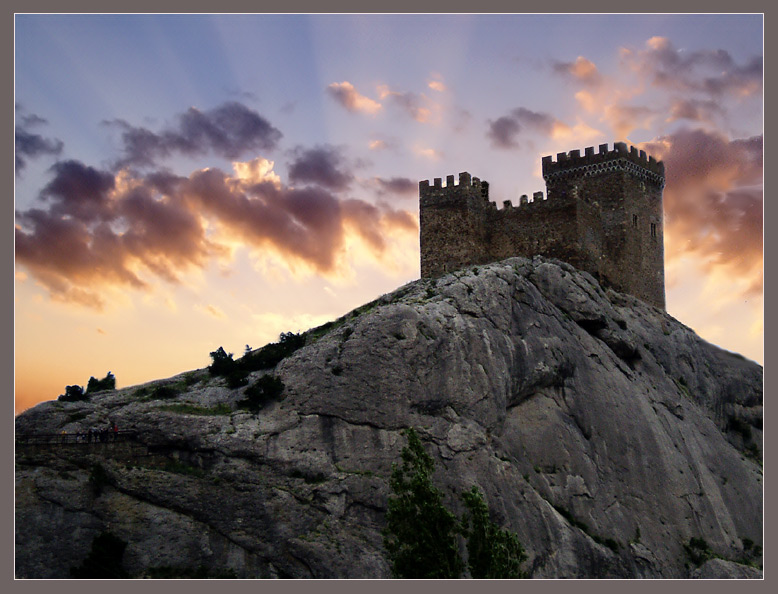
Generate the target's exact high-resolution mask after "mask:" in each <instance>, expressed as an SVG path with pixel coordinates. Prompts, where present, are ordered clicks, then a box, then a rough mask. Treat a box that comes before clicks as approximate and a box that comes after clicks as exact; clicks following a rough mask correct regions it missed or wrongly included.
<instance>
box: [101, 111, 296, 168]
mask: <svg viewBox="0 0 778 594" xmlns="http://www.w3.org/2000/svg"><path fill="white" fill-rule="evenodd" d="M104 123H105V124H106V125H109V126H112V127H115V128H118V129H119V130H121V142H122V153H123V156H122V157H121V159H119V161H118V162H117V164H116V167H117V168H122V167H127V166H139V167H140V166H154V165H155V164H156V163H157V161H158V160H159V159H164V158H167V157H169V156H171V155H174V154H182V155H187V156H197V155H204V154H208V153H213V154H216V155H219V156H222V157H225V158H227V159H232V160H235V159H238V158H239V157H240V156H242V155H243V154H245V153H246V152H248V151H257V150H271V149H273V148H275V146H276V144H277V143H278V141H279V140H280V139H281V136H282V135H281V132H280V131H278V130H277V129H276V128H274V127H273V126H272V125H271V124H270V123H269V122H268V121H267V120H266V119H265V118H263V117H262V116H260V115H259V114H258V113H256V112H255V111H253V110H251V109H249V108H248V107H246V106H244V105H242V104H241V103H237V102H228V103H224V104H223V105H221V106H219V107H217V108H215V109H211V110H209V111H200V110H199V109H197V108H195V107H190V108H189V109H188V110H187V111H186V112H184V113H183V114H181V115H179V116H178V117H177V118H176V125H175V126H173V127H171V128H167V129H165V130H162V131H161V132H153V131H151V130H148V129H147V128H141V127H136V126H132V125H130V124H129V123H127V122H126V121H124V120H119V119H116V120H111V121H108V122H104Z"/></svg>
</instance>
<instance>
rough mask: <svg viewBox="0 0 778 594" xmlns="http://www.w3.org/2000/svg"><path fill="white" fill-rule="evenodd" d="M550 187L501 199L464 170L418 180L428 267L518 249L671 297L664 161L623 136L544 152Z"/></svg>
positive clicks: (661, 301) (631, 289) (642, 294)
mask: <svg viewBox="0 0 778 594" xmlns="http://www.w3.org/2000/svg"><path fill="white" fill-rule="evenodd" d="M543 177H544V179H545V180H546V188H547V194H546V197H545V198H544V196H543V193H542V192H536V193H535V194H534V195H533V198H532V200H530V199H528V198H527V197H526V196H522V197H521V199H520V203H519V205H518V206H513V205H512V204H511V203H510V201H506V202H505V203H504V204H503V208H502V209H499V210H498V209H497V206H496V204H495V203H494V202H490V201H489V186H488V183H487V182H485V181H480V180H479V179H478V178H472V179H471V177H470V174H469V173H460V174H459V184H455V183H454V176H453V175H450V176H448V178H447V181H446V186H445V187H444V186H443V185H442V183H441V180H440V178H437V179H435V180H434V183H433V185H432V186H430V184H429V182H428V181H422V182H420V184H419V194H420V222H421V232H420V248H421V276H422V277H432V276H438V275H440V274H444V273H446V272H450V271H452V270H456V269H459V268H463V267H465V266H468V265H472V264H483V263H487V262H492V261H497V260H502V259H505V258H508V257H510V256H525V257H531V256H534V255H543V256H547V257H553V258H558V259H560V260H563V261H565V262H568V263H570V264H572V265H573V266H575V267H576V268H579V269H581V270H585V271H587V272H589V273H590V274H592V275H594V276H595V277H597V278H598V279H599V280H600V281H601V282H604V283H606V284H609V285H610V286H612V287H614V288H615V289H616V290H618V291H622V292H626V293H630V294H632V295H635V296H636V297H639V298H641V299H643V300H644V301H646V302H648V303H650V304H652V305H654V306H656V307H659V308H662V309H663V308H664V306H665V292H664V247H663V237H664V235H663V216H662V189H663V187H664V165H663V164H662V163H661V162H658V161H656V160H655V159H654V158H653V157H648V156H647V155H646V153H645V152H643V151H638V150H637V149H635V148H634V147H631V149H629V150H628V149H627V146H626V145H625V144H624V143H616V144H615V145H614V148H613V150H610V151H609V150H608V145H607V144H603V145H600V146H599V151H598V152H597V153H595V152H594V148H593V147H589V148H587V149H585V152H584V155H583V156H582V155H581V154H580V151H577V150H576V151H570V153H559V154H557V160H556V161H553V159H552V157H544V158H543Z"/></svg>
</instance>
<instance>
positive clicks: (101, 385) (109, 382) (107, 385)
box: [86, 371, 116, 394]
mask: <svg viewBox="0 0 778 594" xmlns="http://www.w3.org/2000/svg"><path fill="white" fill-rule="evenodd" d="M115 389H116V378H115V377H114V375H113V373H111V372H110V371H109V372H108V374H107V375H106V376H105V377H104V378H103V379H101V380H99V379H97V378H95V377H90V378H89V383H88V384H87V385H86V393H87V394H92V393H94V392H102V391H103V390H115Z"/></svg>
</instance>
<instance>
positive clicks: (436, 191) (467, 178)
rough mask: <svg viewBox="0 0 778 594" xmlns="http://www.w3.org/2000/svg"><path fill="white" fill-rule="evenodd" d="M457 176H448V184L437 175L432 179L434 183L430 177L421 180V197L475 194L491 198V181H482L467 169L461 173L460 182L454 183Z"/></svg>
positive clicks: (486, 198)
mask: <svg viewBox="0 0 778 594" xmlns="http://www.w3.org/2000/svg"><path fill="white" fill-rule="evenodd" d="M454 180H455V176H453V175H448V176H446V185H445V186H444V185H443V180H442V178H440V177H436V178H434V179H433V180H432V185H430V181H429V180H428V179H426V180H424V181H420V182H419V196H420V197H421V198H440V197H447V196H453V195H458V196H464V195H475V196H480V197H481V198H484V199H485V200H488V199H489V182H487V181H481V180H480V179H478V178H477V177H472V176H471V175H470V174H469V173H468V172H467V171H463V172H461V173H460V174H459V183H458V184H457V183H454Z"/></svg>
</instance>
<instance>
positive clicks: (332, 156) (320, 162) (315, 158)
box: [289, 145, 354, 190]
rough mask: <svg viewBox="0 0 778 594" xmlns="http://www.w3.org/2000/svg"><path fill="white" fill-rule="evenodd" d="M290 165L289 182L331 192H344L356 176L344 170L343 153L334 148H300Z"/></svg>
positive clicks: (295, 152)
mask: <svg viewBox="0 0 778 594" xmlns="http://www.w3.org/2000/svg"><path fill="white" fill-rule="evenodd" d="M293 154H294V160H293V161H292V163H291V164H290V165H289V180H290V181H291V182H293V183H313V184H317V185H320V186H323V187H325V188H329V189H331V190H344V189H346V188H347V187H348V185H349V184H350V183H351V181H352V180H353V179H354V176H353V175H352V174H351V173H349V172H348V171H345V170H344V167H345V162H344V158H343V155H342V154H341V151H340V150H339V149H337V148H335V147H332V146H328V145H327V146H318V147H315V148H312V149H301V148H298V149H296V150H295V151H294V153H293Z"/></svg>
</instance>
